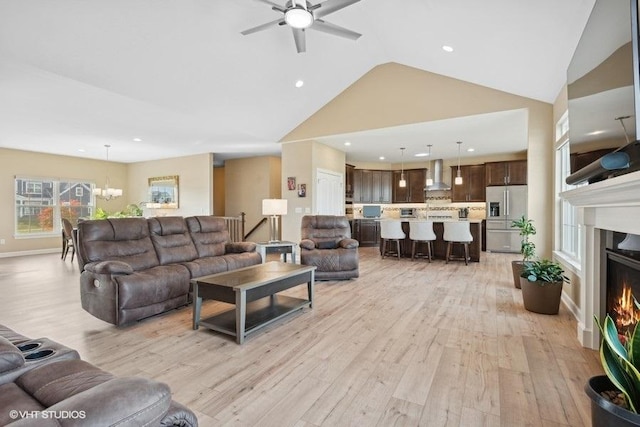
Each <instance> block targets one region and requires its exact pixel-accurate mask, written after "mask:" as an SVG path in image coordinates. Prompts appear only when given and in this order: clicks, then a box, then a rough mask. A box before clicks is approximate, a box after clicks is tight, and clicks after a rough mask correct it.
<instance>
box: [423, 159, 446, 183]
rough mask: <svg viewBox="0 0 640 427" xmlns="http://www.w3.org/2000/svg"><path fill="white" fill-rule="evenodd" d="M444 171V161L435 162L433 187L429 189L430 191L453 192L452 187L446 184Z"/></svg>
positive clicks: (437, 160)
mask: <svg viewBox="0 0 640 427" xmlns="http://www.w3.org/2000/svg"><path fill="white" fill-rule="evenodd" d="M443 173H444V172H443V170H442V159H436V160H434V161H433V185H430V186H428V187H427V190H428V191H434V190H439V191H443V190H451V187H450V186H448V185H447V184H445V183H444V180H443V179H442V177H443Z"/></svg>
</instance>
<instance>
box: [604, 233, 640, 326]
mask: <svg viewBox="0 0 640 427" xmlns="http://www.w3.org/2000/svg"><path fill="white" fill-rule="evenodd" d="M608 237H609V238H608V239H607V240H608V244H607V249H606V255H607V267H606V268H607V272H606V277H607V306H606V311H607V314H609V315H610V316H611V317H612V318H613V320H614V322H615V324H616V328H617V329H618V334H619V335H620V336H621V337H627V336H629V335H630V334H631V333H632V332H633V328H634V327H635V325H636V323H638V321H640V303H639V302H638V298H640V245H638V246H636V245H635V242H638V243H640V236H635V235H631V236H629V235H626V234H624V233H616V232H611V233H610V235H609V236H608Z"/></svg>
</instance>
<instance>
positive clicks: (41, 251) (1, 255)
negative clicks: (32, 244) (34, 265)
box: [0, 248, 60, 258]
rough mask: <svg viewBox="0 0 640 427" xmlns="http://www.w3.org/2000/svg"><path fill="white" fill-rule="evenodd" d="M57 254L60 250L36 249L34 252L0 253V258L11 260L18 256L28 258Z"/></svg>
mask: <svg viewBox="0 0 640 427" xmlns="http://www.w3.org/2000/svg"><path fill="white" fill-rule="evenodd" d="M56 252H60V248H51V249H35V250H32V251H20V252H0V258H11V257H16V256H26V255H42V254H53V253H56Z"/></svg>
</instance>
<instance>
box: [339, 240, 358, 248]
mask: <svg viewBox="0 0 640 427" xmlns="http://www.w3.org/2000/svg"><path fill="white" fill-rule="evenodd" d="M338 246H339V247H341V248H344V249H355V248H357V247H358V246H360V243H359V242H358V241H357V240H356V239H342V240H340V241H339V242H338Z"/></svg>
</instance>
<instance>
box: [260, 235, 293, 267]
mask: <svg viewBox="0 0 640 427" xmlns="http://www.w3.org/2000/svg"><path fill="white" fill-rule="evenodd" d="M297 247H298V245H297V244H296V243H293V242H287V241H284V240H282V241H280V242H260V243H256V250H257V251H258V253H259V254H260V256H261V257H262V263H263V264H264V263H265V262H267V254H283V256H284V259H283V261H284V262H287V254H291V261H290V262H292V263H294V264H295V262H296V255H297V253H298V250H297Z"/></svg>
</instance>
